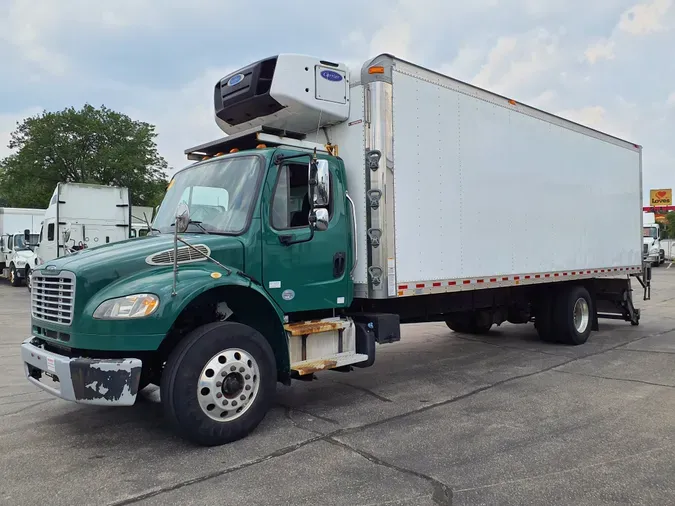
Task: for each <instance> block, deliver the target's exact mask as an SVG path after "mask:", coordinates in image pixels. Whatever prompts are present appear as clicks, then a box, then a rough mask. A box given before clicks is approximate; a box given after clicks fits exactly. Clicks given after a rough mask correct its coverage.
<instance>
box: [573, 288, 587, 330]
mask: <svg viewBox="0 0 675 506" xmlns="http://www.w3.org/2000/svg"><path fill="white" fill-rule="evenodd" d="M590 320H591V311H590V309H589V307H588V302H586V299H584V298H581V297H580V298H578V299H577V301H576V302H575V303H574V328H575V329H576V331H577V332H579V334H583V333H584V332H585V331H586V329H587V328H588V322H589V321H590Z"/></svg>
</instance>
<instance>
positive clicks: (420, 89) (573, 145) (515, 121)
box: [393, 71, 641, 283]
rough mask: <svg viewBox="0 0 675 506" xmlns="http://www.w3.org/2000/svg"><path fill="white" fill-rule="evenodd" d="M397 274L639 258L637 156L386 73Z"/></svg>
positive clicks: (438, 275) (439, 274) (441, 275)
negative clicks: (391, 101) (390, 100)
mask: <svg viewBox="0 0 675 506" xmlns="http://www.w3.org/2000/svg"><path fill="white" fill-rule="evenodd" d="M393 96H394V107H393V109H394V178H395V180H394V186H395V202H396V208H395V216H396V267H397V273H398V282H399V283H402V282H403V283H405V282H414V281H422V280H424V281H426V280H443V279H457V278H472V277H480V276H490V275H508V274H522V273H536V272H550V271H563V270H573V269H581V268H593V267H598V268H600V267H603V268H607V267H621V266H634V265H640V263H641V244H640V243H639V242H638V236H637V233H638V231H639V230H640V227H641V223H640V219H641V213H640V212H638V211H640V209H639V203H640V201H641V196H640V195H639V193H640V154H639V151H638V150H637V149H635V150H633V149H629V148H627V147H623V146H620V145H618V144H615V143H610V142H606V141H603V140H600V139H598V138H594V137H591V136H589V135H585V134H582V133H579V132H578V131H574V130H572V129H570V128H565V127H563V126H559V125H554V124H552V123H550V122H548V121H545V120H543V119H540V118H535V117H532V116H529V115H526V114H522V113H520V112H517V111H516V110H513V109H508V108H506V107H503V106H500V105H496V104H494V103H491V102H488V101H486V100H481V99H479V98H476V97H475V96H470V95H467V94H463V93H459V92H457V91H455V90H452V89H450V88H449V87H445V86H442V85H440V84H438V83H434V82H430V80H424V79H420V78H418V77H413V76H410V75H407V74H404V73H401V72H398V71H394V72H393Z"/></svg>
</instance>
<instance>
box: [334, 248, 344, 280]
mask: <svg viewBox="0 0 675 506" xmlns="http://www.w3.org/2000/svg"><path fill="white" fill-rule="evenodd" d="M346 258H347V255H346V254H345V252H344V251H339V252H337V253H335V255H333V277H334V278H339V277H340V276H342V275H343V274H344V273H345V265H346Z"/></svg>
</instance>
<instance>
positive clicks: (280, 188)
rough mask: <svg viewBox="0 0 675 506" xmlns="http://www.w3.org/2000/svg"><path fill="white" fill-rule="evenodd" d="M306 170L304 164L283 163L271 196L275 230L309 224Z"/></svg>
mask: <svg viewBox="0 0 675 506" xmlns="http://www.w3.org/2000/svg"><path fill="white" fill-rule="evenodd" d="M307 178H308V171H307V166H306V165H300V164H291V165H284V166H282V167H281V169H280V170H279V176H278V178H277V184H276V187H275V189H274V196H273V197H272V217H271V222H272V227H274V228H275V229H277V230H285V229H289V228H301V227H307V226H309V210H310V207H309V195H308V187H307V185H308V180H307Z"/></svg>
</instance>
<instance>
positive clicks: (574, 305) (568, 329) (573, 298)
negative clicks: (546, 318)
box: [553, 285, 594, 345]
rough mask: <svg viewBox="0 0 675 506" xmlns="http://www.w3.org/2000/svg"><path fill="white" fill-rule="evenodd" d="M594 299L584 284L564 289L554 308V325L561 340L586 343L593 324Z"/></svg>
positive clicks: (570, 342) (567, 342) (565, 342)
mask: <svg viewBox="0 0 675 506" xmlns="http://www.w3.org/2000/svg"><path fill="white" fill-rule="evenodd" d="M593 311H594V308H593V299H592V298H591V295H590V294H589V293H588V290H587V289H586V288H585V287H583V286H580V285H579V286H570V287H568V288H567V289H565V290H564V291H562V292H561V293H560V294H559V295H558V297H557V302H556V305H555V307H554V308H553V325H554V326H555V328H556V331H557V333H558V337H559V340H560V342H562V343H564V344H571V345H580V344H584V343H585V342H586V341H587V340H588V337H589V336H590V335H591V329H592V326H593Z"/></svg>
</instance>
